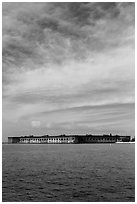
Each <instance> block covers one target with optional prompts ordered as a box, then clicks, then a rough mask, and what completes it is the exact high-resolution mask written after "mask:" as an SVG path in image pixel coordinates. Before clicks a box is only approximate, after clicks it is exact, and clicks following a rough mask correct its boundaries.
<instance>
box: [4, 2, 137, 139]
mask: <svg viewBox="0 0 137 204" xmlns="http://www.w3.org/2000/svg"><path fill="white" fill-rule="evenodd" d="M134 32H135V30H134V3H82V2H81V3H72V2H69V3H67V2H66V3H56V2H54V3H3V44H2V45H3V76H2V78H3V140H7V136H20V135H30V134H34V135H37V134H38V135H41V134H51V135H52V134H61V133H62V134H71V133H75V134H80V133H82V134H84V133H92V134H93V133H94V134H97V133H110V132H111V133H113V134H127V135H133V136H134V111H135V110H134V109H135V108H134V106H135V105H134V102H135V100H134V91H135V90H134V83H135V76H134V72H135V65H134V54H135V53H134V52H135V51H134Z"/></svg>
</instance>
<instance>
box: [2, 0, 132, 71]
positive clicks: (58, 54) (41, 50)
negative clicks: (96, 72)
mask: <svg viewBox="0 0 137 204" xmlns="http://www.w3.org/2000/svg"><path fill="white" fill-rule="evenodd" d="M131 8H132V10H133V9H134V3H130V4H129V3H123V4H122V3H115V2H111V3H89V2H87V3H86V2H85V3H82V2H81V3H71V2H68V3H3V41H4V42H3V63H4V64H7V66H6V65H5V66H4V69H5V67H6V68H9V67H10V66H9V63H11V64H14V65H15V66H16V67H20V66H22V64H25V63H26V61H27V62H28V59H29V61H31V63H32V65H31V66H29V67H33V65H34V64H36V63H37V65H39V63H40V64H47V63H62V62H64V61H65V60H69V59H70V58H71V59H72V58H74V59H77V60H79V59H85V58H86V57H87V53H92V52H93V51H102V50H103V49H104V48H107V49H108V47H111V46H117V45H118V43H120V41H119V35H120V34H121V35H123V34H122V33H123V29H124V27H125V24H126V25H127V23H129V24H131V21H132V25H133V18H134V17H133V16H134V15H133V14H134V13H131V11H132V10H131ZM124 11H125V13H124ZM125 16H128V19H126V21H124V18H125ZM118 21H119V22H121V21H122V23H118ZM117 23H118V24H117ZM108 25H109V28H108ZM95 33H96V35H95ZM113 34H114V37H115V38H113ZM103 35H105V36H106V35H107V38H105V36H104V37H103ZM123 37H124V36H123ZM68 42H69V43H68ZM64 49H65V50H67V52H65V53H64ZM62 55H63V57H62ZM35 59H37V62H36V60H35ZM38 59H39V60H38ZM26 66H27V65H26ZM34 67H35V66H34Z"/></svg>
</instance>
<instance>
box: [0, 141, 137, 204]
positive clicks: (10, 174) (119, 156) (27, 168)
mask: <svg viewBox="0 0 137 204" xmlns="http://www.w3.org/2000/svg"><path fill="white" fill-rule="evenodd" d="M134 151H135V145H134V144H112V145H109V144H76V145H75V144H72V145H48V144H47V145H46V144H44V145H42V144H41V145H17V144H15V145H13V144H12V145H3V174H2V177H3V187H2V191H3V192H2V196H3V201H7V202H14V201H16V202H20V201H22V202H23V201H24V202H25V201H26V202H31V201H35V202H48V201H52V202H54V201H58V202H62V201H68V202H69V201H73V202H75V201H83V202H84V201H85V202H87V201H90V202H100V201H101V202H105V201H107V202H117V201H119V202H120V201H121V202H122V201H124V202H128V201H131V202H134V201H135V171H134V160H135V155H134Z"/></svg>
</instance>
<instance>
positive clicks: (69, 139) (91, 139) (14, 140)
mask: <svg viewBox="0 0 137 204" xmlns="http://www.w3.org/2000/svg"><path fill="white" fill-rule="evenodd" d="M130 139H131V136H120V135H112V134H110V135H91V134H89V135H88V134H87V135H58V136H49V135H43V136H33V135H30V136H20V137H8V143H9V144H86V143H116V142H130Z"/></svg>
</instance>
